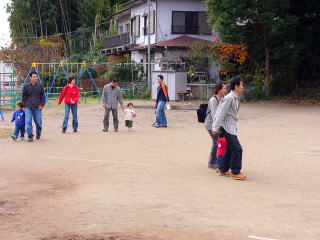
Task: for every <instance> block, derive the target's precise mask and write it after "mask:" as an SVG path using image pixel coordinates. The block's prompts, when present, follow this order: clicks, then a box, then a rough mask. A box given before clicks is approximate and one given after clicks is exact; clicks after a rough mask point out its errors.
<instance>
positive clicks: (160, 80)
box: [157, 75, 163, 84]
mask: <svg viewBox="0 0 320 240" xmlns="http://www.w3.org/2000/svg"><path fill="white" fill-rule="evenodd" d="M157 81H158V83H159V84H161V83H162V82H163V76H162V75H158V76H157Z"/></svg>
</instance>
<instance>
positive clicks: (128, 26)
mask: <svg viewBox="0 0 320 240" xmlns="http://www.w3.org/2000/svg"><path fill="white" fill-rule="evenodd" d="M130 31H131V26H130V23H127V24H126V32H130Z"/></svg>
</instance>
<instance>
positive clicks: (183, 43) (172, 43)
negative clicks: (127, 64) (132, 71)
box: [131, 35, 212, 50]
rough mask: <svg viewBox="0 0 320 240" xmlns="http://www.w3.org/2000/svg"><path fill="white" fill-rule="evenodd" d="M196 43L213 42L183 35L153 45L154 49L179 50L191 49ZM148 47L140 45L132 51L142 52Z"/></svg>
mask: <svg viewBox="0 0 320 240" xmlns="http://www.w3.org/2000/svg"><path fill="white" fill-rule="evenodd" d="M195 42H204V43H212V41H209V40H204V39H201V38H194V37H190V36H187V35H182V36H179V37H176V38H172V39H169V40H166V41H163V42H159V43H154V44H151V47H152V48H156V47H160V48H161V47H177V48H189V47H191V46H192V45H193V44H194V43H195ZM147 47H148V46H147V45H140V46H137V47H134V48H132V49H131V50H142V49H147Z"/></svg>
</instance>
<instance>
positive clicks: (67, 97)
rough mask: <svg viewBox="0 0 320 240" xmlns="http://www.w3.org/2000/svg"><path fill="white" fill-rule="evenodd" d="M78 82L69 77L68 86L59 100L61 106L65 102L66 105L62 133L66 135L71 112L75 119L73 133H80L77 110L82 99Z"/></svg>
mask: <svg viewBox="0 0 320 240" xmlns="http://www.w3.org/2000/svg"><path fill="white" fill-rule="evenodd" d="M76 80H77V79H76V78H75V77H74V76H70V77H69V79H68V84H67V85H66V86H65V87H64V88H63V89H62V91H61V93H60V97H59V100H58V104H59V105H60V104H61V103H62V101H63V100H64V103H65V112H64V120H63V124H62V133H66V131H67V127H68V120H69V113H70V110H71V112H72V118H73V120H72V127H73V132H77V131H78V116H77V108H78V101H79V99H80V91H79V88H78V86H77V85H76Z"/></svg>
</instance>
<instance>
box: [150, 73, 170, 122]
mask: <svg viewBox="0 0 320 240" xmlns="http://www.w3.org/2000/svg"><path fill="white" fill-rule="evenodd" d="M157 81H158V83H159V87H158V89H157V100H156V109H157V110H156V123H155V125H154V126H155V127H156V128H159V127H167V126H168V122H167V118H166V114H165V112H164V108H165V106H166V104H170V100H169V94H168V86H167V85H166V84H165V83H164V81H163V76H162V75H158V76H157Z"/></svg>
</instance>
